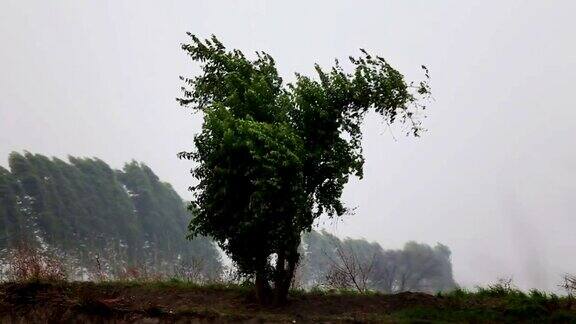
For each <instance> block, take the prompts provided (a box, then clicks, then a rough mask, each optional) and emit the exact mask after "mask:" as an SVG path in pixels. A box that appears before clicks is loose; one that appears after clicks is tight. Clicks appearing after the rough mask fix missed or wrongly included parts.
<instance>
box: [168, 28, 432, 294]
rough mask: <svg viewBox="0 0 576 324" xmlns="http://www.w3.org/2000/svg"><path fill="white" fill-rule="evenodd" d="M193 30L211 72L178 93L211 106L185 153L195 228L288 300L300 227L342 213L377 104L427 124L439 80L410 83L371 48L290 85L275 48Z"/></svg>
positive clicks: (199, 107)
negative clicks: (246, 48) (248, 49)
mask: <svg viewBox="0 0 576 324" xmlns="http://www.w3.org/2000/svg"><path fill="white" fill-rule="evenodd" d="M188 35H189V36H190V37H191V43H190V44H183V45H182V49H183V50H184V51H186V52H187V53H188V54H189V55H190V57H191V58H192V59H193V60H194V61H197V62H199V63H200V65H201V69H202V72H201V73H200V74H199V75H198V76H196V77H192V78H186V77H181V79H182V80H183V81H184V83H185V86H184V87H182V91H183V97H182V98H179V99H178V101H179V102H180V104H181V105H183V106H187V107H191V108H193V109H194V110H195V111H199V112H201V113H202V114H203V117H204V123H203V126H202V131H201V132H200V133H199V134H197V135H196V136H195V138H194V143H195V146H196V150H195V151H193V152H181V153H179V156H180V157H181V158H187V159H191V160H194V161H195V162H197V166H196V167H195V168H194V169H193V171H192V173H193V175H194V176H195V177H196V178H197V179H198V180H199V183H198V184H197V185H196V186H194V187H192V190H193V191H194V193H195V196H194V200H193V201H192V204H191V206H190V209H191V210H192V211H193V213H194V217H193V218H192V221H191V222H190V225H189V229H190V233H191V236H194V235H199V234H201V235H209V236H211V237H213V238H214V239H215V240H216V241H217V242H218V243H219V245H220V246H221V247H222V248H223V249H224V251H226V252H227V253H228V254H229V255H230V257H231V258H232V260H233V261H234V262H235V263H236V264H237V266H238V267H239V270H240V271H241V272H242V273H243V274H244V275H247V276H251V277H255V282H256V288H257V294H258V296H259V298H260V300H261V301H262V302H267V301H268V300H269V297H270V296H271V291H272V290H271V289H272V288H273V289H274V297H275V301H276V302H277V303H282V302H283V301H284V299H285V297H286V295H287V293H288V289H289V286H290V282H291V279H292V276H293V274H294V269H295V268H296V265H297V263H298V259H299V254H298V245H299V243H300V235H301V233H302V232H306V231H310V230H311V227H312V224H313V221H314V219H316V218H317V217H319V216H320V215H323V214H326V215H328V216H340V215H343V214H344V212H345V208H344V206H343V204H342V202H341V200H340V197H341V195H342V190H343V189H344V185H345V184H346V183H347V182H348V178H349V176H350V175H356V176H358V177H362V166H363V163H364V159H363V156H362V147H361V139H362V133H361V130H360V126H361V123H362V120H363V118H364V116H365V115H366V113H367V112H368V111H369V110H373V111H375V112H376V113H378V114H380V115H381V116H382V117H383V118H384V120H385V121H386V122H387V123H389V124H392V123H394V122H400V123H407V124H408V125H409V129H410V132H411V133H412V134H414V135H418V134H419V132H420V131H421V128H420V123H419V121H418V120H417V118H415V115H414V113H415V110H416V109H417V108H421V107H420V106H419V105H418V103H417V102H418V98H417V97H419V96H420V95H427V94H428V93H429V88H428V84H427V83H426V82H421V83H420V84H419V85H418V86H412V85H409V84H407V83H406V82H405V81H404V78H403V76H402V74H400V73H399V72H398V71H396V70H395V69H394V68H392V67H391V66H390V65H389V64H388V63H387V62H386V61H385V60H384V59H383V58H381V57H378V56H376V57H373V56H371V55H369V54H368V53H367V52H366V51H364V50H362V55H361V56H360V57H358V58H353V57H350V62H351V64H352V67H353V70H352V72H351V73H346V72H344V69H343V68H342V67H341V66H340V64H339V63H338V61H336V63H335V66H334V67H333V68H331V69H330V70H328V71H325V70H323V69H321V68H320V66H318V65H316V66H315V68H316V73H317V78H316V79H313V78H310V77H307V76H303V75H300V74H296V80H295V82H294V83H291V84H286V85H285V84H284V83H283V81H282V79H281V78H280V76H279V75H278V71H277V69H276V66H275V62H274V60H273V59H272V57H271V56H270V55H268V54H266V53H263V52H257V53H256V55H257V56H256V58H255V59H254V60H250V59H248V58H246V57H245V56H244V54H243V53H242V52H241V51H239V50H232V51H228V50H226V48H225V47H224V45H222V43H220V41H218V39H216V37H214V36H213V37H212V38H211V39H207V40H204V41H202V40H200V39H199V38H197V37H196V36H194V35H192V34H190V33H188ZM426 76H427V72H426Z"/></svg>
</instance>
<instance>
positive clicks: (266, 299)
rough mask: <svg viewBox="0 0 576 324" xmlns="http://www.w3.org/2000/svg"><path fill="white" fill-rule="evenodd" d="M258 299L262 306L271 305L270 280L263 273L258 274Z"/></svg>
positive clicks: (256, 283)
mask: <svg viewBox="0 0 576 324" xmlns="http://www.w3.org/2000/svg"><path fill="white" fill-rule="evenodd" d="M254 284H255V286H256V298H257V299H258V301H259V302H260V304H262V305H268V304H270V297H271V292H272V291H271V288H270V283H269V282H268V278H267V276H266V274H265V273H264V272H263V271H259V272H257V273H256V282H255V283H254Z"/></svg>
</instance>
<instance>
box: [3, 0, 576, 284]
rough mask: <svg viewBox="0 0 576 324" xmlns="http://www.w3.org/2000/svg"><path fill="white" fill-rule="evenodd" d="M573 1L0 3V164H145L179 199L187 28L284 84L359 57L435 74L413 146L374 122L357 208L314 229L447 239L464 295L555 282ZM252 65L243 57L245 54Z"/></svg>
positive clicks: (185, 166)
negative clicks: (502, 281)
mask: <svg viewBox="0 0 576 324" xmlns="http://www.w3.org/2000/svg"><path fill="white" fill-rule="evenodd" d="M575 11H576V2H574V1H571V0H569V1H560V0H558V1H515V0H507V1H485V0H483V1H461V0H454V1H449V0H443V1H428V0H422V1H415V0H414V1H413V0H410V1H390V0H386V1H383V0H380V1H363V0H359V1H337V0H330V1H319V0H318V1H302V0H295V1H265V0H244V1H231V0H230V1H215V0H206V1H202V0H199V1H162V2H159V1H136V0H131V1H129V0H123V1H118V0H108V1H106V0H101V1H77V0H60V1H44V0H37V1H32V0H30V1H21V0H0V44H1V45H0V165H4V166H6V165H7V158H8V154H9V153H10V152H12V151H19V152H22V151H24V150H28V151H30V152H33V153H41V154H45V155H48V156H56V157H66V156H68V155H73V156H83V157H98V158H101V159H102V160H104V161H106V162H108V163H109V164H111V165H112V166H113V167H116V168H120V167H122V165H123V163H124V162H126V161H130V160H131V159H136V160H138V161H143V162H145V163H146V164H148V165H149V166H150V167H151V168H152V169H153V170H154V171H155V172H156V173H157V174H158V175H159V177H160V178H161V179H163V180H164V181H167V182H169V183H171V184H172V185H173V186H174V188H175V189H176V190H177V191H178V192H179V193H180V194H181V195H182V196H183V197H185V198H190V194H189V193H188V192H187V190H186V188H187V187H188V186H189V185H190V184H192V183H193V179H192V177H191V175H190V174H189V172H188V171H189V169H190V168H191V167H192V165H191V164H190V162H188V161H180V160H178V159H177V158H176V153H177V152H179V151H182V150H189V149H191V148H192V145H193V142H192V139H193V136H194V134H195V133H196V132H198V131H199V129H200V125H201V120H200V116H199V115H192V114H191V112H190V111H188V110H186V109H183V108H181V107H179V106H178V104H177V103H176V101H175V98H176V97H178V96H179V95H180V93H179V89H180V86H181V85H182V84H181V83H180V81H179V79H178V76H180V75H185V76H191V75H194V73H197V72H198V66H197V65H195V64H194V62H192V61H191V60H190V59H189V58H188V57H187V56H186V55H185V53H184V52H183V51H182V50H181V49H180V44H181V43H185V42H187V41H188V38H187V36H186V34H185V32H187V31H189V32H192V33H194V34H196V35H198V36H200V37H209V36H210V35H212V34H214V35H216V36H217V37H218V38H219V39H220V40H221V41H222V42H223V43H224V44H225V45H226V46H227V47H229V48H238V49H241V50H243V51H244V52H245V53H248V54H249V53H253V52H254V51H256V50H258V51H260V50H263V51H266V52H268V53H270V54H271V55H272V56H273V57H274V58H275V59H276V62H277V65H278V68H279V70H280V72H281V74H282V75H283V77H284V78H285V80H287V81H290V80H293V78H294V77H293V74H294V72H299V73H302V74H312V73H313V64H314V63H316V62H317V63H319V64H320V65H321V66H324V67H329V66H330V65H331V64H332V62H333V60H334V59H335V58H339V59H341V60H345V59H346V58H347V57H348V56H349V55H358V54H359V48H365V49H367V50H369V51H370V52H372V53H375V54H378V55H380V56H383V57H385V58H386V59H387V60H388V61H389V62H390V63H391V64H392V65H393V66H394V67H395V68H397V69H398V70H400V71H401V72H402V73H404V75H405V76H406V78H407V80H417V81H418V80H421V78H422V77H423V75H422V72H421V70H420V66H421V65H422V64H424V65H426V66H427V67H428V68H429V70H430V74H431V86H432V93H433V96H434V101H433V102H431V103H430V104H429V108H428V109H427V113H426V114H427V118H426V119H425V120H424V126H425V127H426V128H427V129H428V131H427V132H426V133H425V134H424V136H423V137H421V138H417V139H416V138H413V137H405V136H404V135H403V134H402V133H401V132H398V131H397V130H396V131H395V130H394V129H389V128H388V127H387V126H386V125H385V124H383V123H382V121H381V120H380V119H379V118H378V117H377V116H375V115H372V116H369V117H368V118H367V120H366V123H365V125H364V127H363V129H364V134H365V135H364V142H363V145H364V153H365V157H366V164H365V176H364V179H362V180H360V181H358V180H355V179H353V180H351V181H350V183H349V184H348V185H347V187H346V189H345V193H344V196H343V199H344V201H345V203H346V204H347V206H348V207H351V208H355V214H354V215H349V216H346V217H344V218H342V219H339V220H327V219H324V220H322V221H321V222H320V223H319V224H320V225H319V226H321V227H323V228H327V229H328V230H330V231H332V232H334V233H336V234H337V235H340V236H343V237H345V236H350V237H354V238H357V237H364V238H366V239H368V240H371V241H377V242H379V243H380V244H381V245H382V246H383V247H384V248H400V247H402V245H403V244H404V243H405V242H407V241H410V240H416V241H418V242H424V243H428V244H436V243H437V242H440V243H443V244H446V245H448V246H449V247H450V248H451V250H452V252H453V254H452V260H453V266H454V273H455V278H456V280H457V281H458V282H459V283H460V284H461V285H463V286H465V287H473V286H475V285H479V284H482V285H485V284H488V283H491V282H495V281H496V280H497V279H498V278H508V277H511V278H513V280H514V282H515V284H516V285H517V286H519V287H520V288H523V289H528V288H539V289H545V290H549V291H553V290H557V289H558V285H559V284H560V283H561V277H562V275H563V274H565V273H576V258H574V252H575V251H576V236H575V235H574V234H575V231H576V214H575V213H574V207H573V206H574V199H575V198H576V197H575V193H576V146H575V145H574V139H575V138H576V110H575V108H576V107H574V98H573V95H574V88H573V87H574V86H576V43H575V42H574V32H575V31H576V21H575V20H574V19H573V13H574V12H575ZM249 55H250V54H249Z"/></svg>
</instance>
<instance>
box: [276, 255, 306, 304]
mask: <svg viewBox="0 0 576 324" xmlns="http://www.w3.org/2000/svg"><path fill="white" fill-rule="evenodd" d="M299 258H300V255H299V254H298V251H297V249H295V250H294V251H290V252H289V253H288V255H287V256H285V255H284V254H279V255H278V261H279V262H277V263H276V277H275V278H274V279H275V280H274V304H275V305H276V306H280V305H284V304H286V302H287V300H288V292H289V291H290V285H291V284H292V278H293V277H294V272H295V270H296V265H297V264H298V259H299ZM280 261H281V262H280ZM286 263H287V267H286Z"/></svg>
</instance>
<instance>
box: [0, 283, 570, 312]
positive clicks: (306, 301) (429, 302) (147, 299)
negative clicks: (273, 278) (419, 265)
mask: <svg viewBox="0 0 576 324" xmlns="http://www.w3.org/2000/svg"><path fill="white" fill-rule="evenodd" d="M251 291H252V290H251V288H250V287H243V286H237V285H205V286H198V285H195V284H191V283H187V282H181V281H176V280H173V281H163V282H103V283H91V282H53V283H42V282H28V283H3V284H1V285H0V322H3V323H4V322H10V323H12V322H20V323H25V322H43V323H44V322H84V323H101V322H113V323H126V322H142V323H172V322H177V323H238V322H245V323H312V322H314V323H317V322H326V323H358V322H374V323H382V322H383V323H518V322H527V323H529V322H534V323H541V322H558V323H567V322H576V302H575V300H574V299H573V298H571V297H557V296H554V295H547V294H543V293H540V292H536V291H534V292H531V293H523V292H521V291H518V290H514V289H509V288H506V287H503V286H498V285H495V286H492V287H489V288H485V289H479V290H477V291H475V292H467V291H463V290H456V291H454V292H452V293H449V294H438V295H428V294H422V293H400V294H395V295H382V294H376V293H367V294H358V293H354V292H349V291H319V290H318V291H311V292H303V291H292V292H291V295H290V301H289V303H288V304H287V305H286V306H284V307H276V308H275V307H262V306H259V305H258V304H257V303H256V301H255V299H254V296H253V295H252V293H251Z"/></svg>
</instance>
